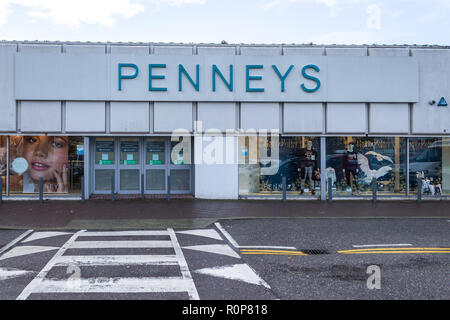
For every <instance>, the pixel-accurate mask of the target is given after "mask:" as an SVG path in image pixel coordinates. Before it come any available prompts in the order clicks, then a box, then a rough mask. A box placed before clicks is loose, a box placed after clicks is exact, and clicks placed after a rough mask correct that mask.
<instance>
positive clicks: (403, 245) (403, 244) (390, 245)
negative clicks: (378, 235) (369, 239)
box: [352, 243, 412, 248]
mask: <svg viewBox="0 0 450 320" xmlns="http://www.w3.org/2000/svg"><path fill="white" fill-rule="evenodd" d="M405 246H412V244H410V243H398V244H363V245H352V247H353V248H369V247H405Z"/></svg>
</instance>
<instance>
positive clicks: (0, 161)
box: [0, 136, 6, 176]
mask: <svg viewBox="0 0 450 320" xmlns="http://www.w3.org/2000/svg"><path fill="white" fill-rule="evenodd" d="M0 176H6V136H3V137H2V136H0Z"/></svg>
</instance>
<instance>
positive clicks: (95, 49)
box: [64, 45, 106, 54]
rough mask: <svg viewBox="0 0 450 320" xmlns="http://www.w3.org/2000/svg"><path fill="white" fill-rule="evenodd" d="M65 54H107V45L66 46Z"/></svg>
mask: <svg viewBox="0 0 450 320" xmlns="http://www.w3.org/2000/svg"><path fill="white" fill-rule="evenodd" d="M64 52H65V53H71V54H85V53H98V54H105V52H106V48H105V45H65V46H64Z"/></svg>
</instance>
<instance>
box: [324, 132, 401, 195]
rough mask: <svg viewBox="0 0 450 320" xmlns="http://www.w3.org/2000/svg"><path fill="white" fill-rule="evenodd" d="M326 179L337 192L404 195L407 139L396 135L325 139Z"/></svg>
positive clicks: (343, 193) (344, 193)
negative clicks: (375, 188)
mask: <svg viewBox="0 0 450 320" xmlns="http://www.w3.org/2000/svg"><path fill="white" fill-rule="evenodd" d="M326 141H327V143H326V144H327V148H326V149H327V161H326V167H327V168H326V170H327V181H328V179H330V178H331V183H332V190H333V192H334V193H335V194H336V195H343V196H348V195H371V194H372V181H373V179H376V181H377V193H379V194H387V195H393V194H398V195H405V194H406V177H405V169H406V139H405V138H399V137H383V138H378V137H377V138H372V137H331V138H327V140H326Z"/></svg>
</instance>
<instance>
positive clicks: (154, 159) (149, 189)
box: [144, 137, 167, 193]
mask: <svg viewBox="0 0 450 320" xmlns="http://www.w3.org/2000/svg"><path fill="white" fill-rule="evenodd" d="M144 148H145V165H144V170H145V192H146V193H166V192H167V184H166V177H167V159H166V158H167V157H166V153H167V151H166V150H167V139H166V138H162V137H161V138H160V137H156V138H146V139H145V144H144Z"/></svg>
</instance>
